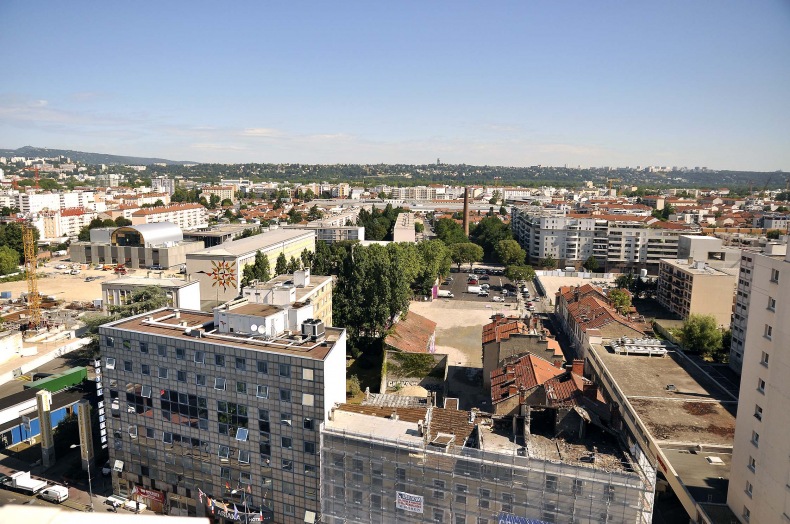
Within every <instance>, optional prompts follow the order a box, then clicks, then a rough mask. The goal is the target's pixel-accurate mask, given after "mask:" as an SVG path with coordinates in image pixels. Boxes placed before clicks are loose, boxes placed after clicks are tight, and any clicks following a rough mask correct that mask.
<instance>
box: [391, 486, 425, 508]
mask: <svg viewBox="0 0 790 524" xmlns="http://www.w3.org/2000/svg"><path fill="white" fill-rule="evenodd" d="M395 507H396V508H398V509H402V510H404V511H411V512H412V513H422V510H423V498H422V496H421V495H412V494H410V493H404V492H402V491H396V492H395Z"/></svg>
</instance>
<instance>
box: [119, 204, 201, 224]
mask: <svg viewBox="0 0 790 524" xmlns="http://www.w3.org/2000/svg"><path fill="white" fill-rule="evenodd" d="M157 222H170V223H173V224H175V225H177V226H178V227H180V228H181V229H196V228H200V227H208V212H207V211H206V208H205V207H203V206H202V205H200V204H174V205H171V206H160V207H149V208H146V209H138V210H137V211H135V212H134V213H132V224H133V225H135V226H136V225H139V224H154V223H157Z"/></svg>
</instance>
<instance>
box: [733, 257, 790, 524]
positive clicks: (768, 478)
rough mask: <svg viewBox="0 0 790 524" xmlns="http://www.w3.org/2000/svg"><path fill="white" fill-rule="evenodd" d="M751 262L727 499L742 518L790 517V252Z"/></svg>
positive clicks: (762, 521) (765, 523)
mask: <svg viewBox="0 0 790 524" xmlns="http://www.w3.org/2000/svg"><path fill="white" fill-rule="evenodd" d="M744 256H745V257H747V258H751V263H749V262H748V261H744V262H745V264H744V265H742V267H751V280H750V283H749V286H748V287H747V286H744V288H743V289H742V288H741V287H740V286H739V288H738V289H739V291H742V292H744V293H746V294H748V308H747V310H746V314H745V316H744V318H743V320H744V321H745V323H746V332H745V343H744V346H743V349H744V351H743V361H742V369H741V389H740V396H739V399H738V415H737V418H736V424H735V443H734V446H733V453H732V470H731V471H730V486H729V491H728V493H727V504H729V506H730V508H731V509H732V511H733V513H735V514H736V515H737V516H738V518H739V519H740V521H741V522H744V523H746V522H748V523H752V524H774V523H780V522H790V487H788V486H790V439H789V438H788V437H787V428H788V427H790V411H788V409H787V404H788V399H790V382H788V380H787V378H788V374H789V373H790V350H789V348H790V325H788V319H790V299H789V298H788V297H790V254H785V256H784V257H778V256H771V255H762V254H750V253H744Z"/></svg>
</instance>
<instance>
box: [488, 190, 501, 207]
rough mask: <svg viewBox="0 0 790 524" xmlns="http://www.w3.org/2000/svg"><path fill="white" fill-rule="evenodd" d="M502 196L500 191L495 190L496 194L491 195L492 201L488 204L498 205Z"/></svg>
mask: <svg viewBox="0 0 790 524" xmlns="http://www.w3.org/2000/svg"><path fill="white" fill-rule="evenodd" d="M500 195H501V193H500V192H499V190H494V193H493V194H492V195H491V200H489V201H488V203H489V204H496V203H497V202H499V198H500Z"/></svg>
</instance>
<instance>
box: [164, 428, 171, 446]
mask: <svg viewBox="0 0 790 524" xmlns="http://www.w3.org/2000/svg"><path fill="white" fill-rule="evenodd" d="M162 442H164V443H165V444H172V443H173V434H172V433H170V432H167V431H165V432H164V433H162Z"/></svg>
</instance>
